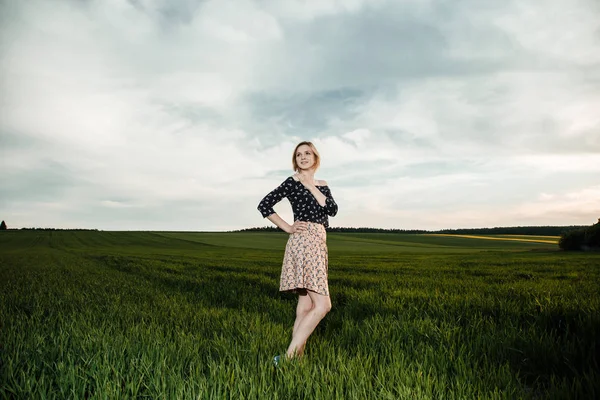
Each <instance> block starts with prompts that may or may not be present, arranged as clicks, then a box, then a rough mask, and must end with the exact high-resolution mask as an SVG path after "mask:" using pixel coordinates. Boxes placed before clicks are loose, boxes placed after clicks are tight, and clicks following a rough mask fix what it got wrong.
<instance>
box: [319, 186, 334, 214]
mask: <svg viewBox="0 0 600 400" xmlns="http://www.w3.org/2000/svg"><path fill="white" fill-rule="evenodd" d="M322 193H323V194H324V195H325V205H324V206H322V205H320V204H319V207H321V208H322V209H324V211H325V213H326V214H327V215H329V216H330V217H335V215H336V214H337V212H338V206H337V204H336V202H335V200H334V199H333V196H332V195H331V190H330V189H329V187H328V186H325V187H323V191H322Z"/></svg>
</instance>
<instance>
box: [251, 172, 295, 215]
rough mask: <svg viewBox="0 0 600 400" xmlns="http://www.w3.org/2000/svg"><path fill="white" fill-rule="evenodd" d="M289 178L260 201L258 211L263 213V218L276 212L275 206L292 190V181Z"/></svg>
mask: <svg viewBox="0 0 600 400" xmlns="http://www.w3.org/2000/svg"><path fill="white" fill-rule="evenodd" d="M290 179H292V178H288V179H286V180H285V181H283V183H282V184H281V185H279V186H278V187H276V188H275V189H273V191H271V192H270V193H269V194H267V195H266V196H265V197H264V198H263V199H262V200H261V201H260V203H258V207H257V208H258V211H260V213H261V214H262V216H263V218H266V217H268V216H269V215H272V214H275V210H274V209H273V206H274V205H275V204H277V203H279V202H280V201H281V200H282V199H283V198H284V197H287V195H288V193H289V192H290V190H291V187H292V183H291V182H290Z"/></svg>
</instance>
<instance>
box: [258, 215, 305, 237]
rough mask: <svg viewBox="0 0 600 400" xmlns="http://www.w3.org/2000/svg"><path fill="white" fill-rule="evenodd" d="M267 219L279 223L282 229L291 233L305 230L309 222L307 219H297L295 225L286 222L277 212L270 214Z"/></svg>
mask: <svg viewBox="0 0 600 400" xmlns="http://www.w3.org/2000/svg"><path fill="white" fill-rule="evenodd" d="M267 219H268V220H269V221H271V222H272V223H274V224H275V225H277V226H278V227H279V228H280V229H281V230H283V231H284V232H287V233H289V234H292V233H296V232H299V231H304V230H306V228H307V225H308V223H307V222H305V221H295V222H294V225H290V224H288V223H287V222H285V221H284V220H283V218H281V217H280V216H279V215H278V214H277V213H275V214H271V215H269V216H268V217H267Z"/></svg>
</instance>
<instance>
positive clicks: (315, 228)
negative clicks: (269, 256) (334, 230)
mask: <svg viewBox="0 0 600 400" xmlns="http://www.w3.org/2000/svg"><path fill="white" fill-rule="evenodd" d="M327 263H328V253H327V234H326V232H325V227H324V226H323V225H322V224H317V223H314V222H308V228H307V229H306V230H305V231H299V232H296V233H292V234H290V237H289V239H288V241H287V245H286V246H285V255H284V256H283V266H282V267H281V279H280V282H279V290H280V291H288V290H292V291H297V290H298V289H308V290H311V291H313V292H316V293H319V294H322V295H325V296H329V284H328V283H327Z"/></svg>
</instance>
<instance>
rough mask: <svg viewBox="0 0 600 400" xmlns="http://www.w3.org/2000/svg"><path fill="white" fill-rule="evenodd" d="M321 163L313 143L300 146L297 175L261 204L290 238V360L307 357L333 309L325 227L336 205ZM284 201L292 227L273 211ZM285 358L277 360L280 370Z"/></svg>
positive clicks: (284, 285) (286, 286)
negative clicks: (320, 173)
mask: <svg viewBox="0 0 600 400" xmlns="http://www.w3.org/2000/svg"><path fill="white" fill-rule="evenodd" d="M320 161H321V158H320V156H319V152H318V151H317V149H316V148H315V146H314V145H313V144H312V143H311V142H301V143H298V145H296V148H295V149H294V153H293V155H292V166H293V168H294V171H295V172H296V173H295V174H294V175H293V176H290V177H289V178H287V179H286V180H285V181H283V183H282V184H281V185H279V186H278V187H277V188H275V189H274V190H273V191H272V192H270V193H269V194H267V195H266V196H265V197H264V198H263V199H262V200H261V202H260V204H259V205H258V210H259V211H260V213H261V214H262V216H263V217H265V218H268V219H269V220H270V221H271V222H273V223H274V224H275V225H277V226H278V227H279V228H281V229H282V230H283V231H285V232H287V233H289V234H290V236H289V238H288V241H287V245H286V247H285V255H284V257H283V266H282V268H281V279H280V282H279V290H280V291H282V292H286V291H292V292H295V293H297V294H298V306H297V307H296V321H295V322H294V329H293V332H292V341H291V343H290V345H289V347H288V349H287V351H286V354H285V356H286V357H287V358H288V359H289V358H293V357H301V356H302V355H303V354H304V348H305V346H306V340H307V339H308V337H309V336H310V335H311V333H312V332H313V331H314V330H315V328H316V327H317V325H318V324H319V322H320V321H321V320H322V319H323V318H324V317H325V315H326V314H327V313H328V312H329V310H331V300H330V299H329V284H328V282H327V270H328V252H327V243H326V240H327V236H326V233H325V228H327V227H328V226H329V220H328V216H331V217H333V216H335V215H336V214H337V211H338V206H337V204H336V203H335V200H334V199H333V197H332V195H331V190H330V189H329V186H327V182H325V181H319V180H316V179H315V172H316V170H317V169H318V168H319V165H320ZM284 197H286V198H287V199H288V200H289V201H290V203H291V205H292V210H293V212H294V223H293V225H290V224H288V223H287V222H285V221H284V220H283V219H282V218H281V217H280V216H279V215H277V213H275V210H273V206H274V205H275V204H277V203H278V202H279V201H281V200H282V199H283V198H284ZM281 357H282V356H275V358H274V359H273V363H274V364H275V365H276V366H277V365H279V363H280V361H281Z"/></svg>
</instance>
